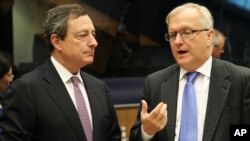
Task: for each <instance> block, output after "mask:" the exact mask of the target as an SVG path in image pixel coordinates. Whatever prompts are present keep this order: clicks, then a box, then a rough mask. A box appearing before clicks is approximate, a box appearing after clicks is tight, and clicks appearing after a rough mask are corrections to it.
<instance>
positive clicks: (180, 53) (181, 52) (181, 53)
mask: <svg viewBox="0 0 250 141" xmlns="http://www.w3.org/2000/svg"><path fill="white" fill-rule="evenodd" d="M177 53H178V54H179V55H183V54H186V53H188V51H185V50H180V51H177Z"/></svg>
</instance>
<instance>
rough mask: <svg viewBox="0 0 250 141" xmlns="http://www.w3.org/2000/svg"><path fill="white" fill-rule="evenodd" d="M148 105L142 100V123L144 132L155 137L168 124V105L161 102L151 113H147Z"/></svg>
mask: <svg viewBox="0 0 250 141" xmlns="http://www.w3.org/2000/svg"><path fill="white" fill-rule="evenodd" d="M147 109H148V104H147V102H146V101H145V100H142V110H141V122H142V128H143V130H144V132H146V133H147V134H149V135H154V134H156V132H158V131H160V130H162V129H163V128H164V127H165V126H166V124H167V120H168V118H167V104H165V103H163V102H160V103H159V104H158V105H157V106H156V107H155V108H154V109H153V110H152V111H151V112H150V113H148V112H147Z"/></svg>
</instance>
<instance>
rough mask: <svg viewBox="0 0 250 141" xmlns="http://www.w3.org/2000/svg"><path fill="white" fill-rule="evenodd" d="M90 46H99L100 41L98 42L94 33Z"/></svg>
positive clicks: (91, 36) (90, 39)
mask: <svg viewBox="0 0 250 141" xmlns="http://www.w3.org/2000/svg"><path fill="white" fill-rule="evenodd" d="M89 46H90V47H92V48H96V47H97V46H98V42H97V40H96V38H95V36H94V35H90V38H89Z"/></svg>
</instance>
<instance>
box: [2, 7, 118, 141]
mask: <svg viewBox="0 0 250 141" xmlns="http://www.w3.org/2000/svg"><path fill="white" fill-rule="evenodd" d="M43 28H44V35H45V38H46V39H47V41H48V43H49V45H50V47H51V50H52V51H51V57H50V58H49V59H48V60H47V62H46V63H45V64H43V65H41V66H40V67H38V68H37V69H35V70H34V71H32V72H30V73H28V74H26V75H24V76H23V77H21V78H20V79H18V80H16V81H15V82H14V83H13V85H11V86H10V89H9V90H8V91H7V93H6V95H4V97H3V101H4V102H3V106H4V107H5V108H6V112H5V114H4V116H3V118H2V119H1V120H0V124H1V126H2V127H3V128H4V130H5V132H4V133H3V134H2V135H0V140H1V141H120V140H121V131H120V128H119V125H118V121H117V116H116V113H115V110H114V107H113V103H112V102H111V99H110V96H109V90H108V88H107V86H106V84H105V83H104V82H103V81H100V80H98V79H96V78H94V77H92V76H90V75H88V74H87V73H84V72H83V71H80V68H82V67H84V66H86V65H88V64H91V63H92V62H93V59H94V52H95V48H96V47H97V41H96V39H95V28H94V25H93V23H92V20H91V19H90V17H89V16H88V15H87V12H86V10H85V8H84V7H82V6H80V5H77V4H70V5H61V6H57V7H55V8H53V9H51V10H49V11H48V15H47V17H46V20H45V22H44V24H43ZM73 80H75V81H76V84H75V83H74V81H73ZM73 84H74V85H73ZM75 89H78V90H75ZM79 89H80V90H79ZM79 91H81V93H79ZM79 99H81V100H83V99H84V100H83V101H82V103H79ZM84 103H85V104H84ZM83 107H84V108H85V109H84V110H85V112H83V111H84V110H83ZM86 118H87V119H88V120H85V121H84V120H82V119H86ZM86 121H88V122H86ZM85 125H89V126H88V127H86V128H85ZM87 128H88V129H87ZM87 133H90V134H87ZM87 138H88V139H87ZM89 138H90V139H89ZM91 138H92V139H91Z"/></svg>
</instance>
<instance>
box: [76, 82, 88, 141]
mask: <svg viewBox="0 0 250 141" xmlns="http://www.w3.org/2000/svg"><path fill="white" fill-rule="evenodd" d="M71 81H72V83H73V86H74V92H75V99H76V105H77V111H78V114H79V117H80V120H81V123H82V127H83V129H84V133H85V135H86V138H87V141H93V131H92V126H91V123H90V119H89V113H88V110H87V106H86V104H85V100H84V98H83V95H82V92H81V90H80V88H79V86H78V83H79V82H80V81H79V79H78V78H77V77H72V78H71Z"/></svg>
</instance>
